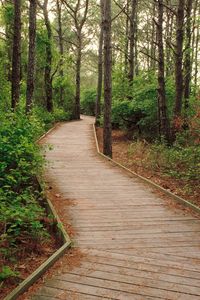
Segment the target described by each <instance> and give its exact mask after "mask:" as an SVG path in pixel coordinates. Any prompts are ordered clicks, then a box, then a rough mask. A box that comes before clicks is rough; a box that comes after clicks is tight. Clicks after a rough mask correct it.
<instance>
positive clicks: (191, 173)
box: [130, 141, 200, 182]
mask: <svg viewBox="0 0 200 300" xmlns="http://www.w3.org/2000/svg"><path fill="white" fill-rule="evenodd" d="M131 155H134V157H137V156H138V157H140V160H139V161H140V164H141V165H142V166H144V167H145V168H146V167H147V168H149V169H151V170H154V171H159V172H160V171H161V172H162V173H164V174H166V175H168V176H171V177H174V178H177V179H181V180H184V181H186V182H187V181H197V182H198V181H199V179H200V145H199V146H188V147H185V148H183V147H182V146H181V145H180V144H178V142H177V143H176V145H174V147H171V148H169V147H167V146H166V145H165V144H159V143H154V144H147V143H144V142H142V141H138V142H135V143H133V144H132V145H131V147H130V156H131ZM141 157H142V159H141Z"/></svg>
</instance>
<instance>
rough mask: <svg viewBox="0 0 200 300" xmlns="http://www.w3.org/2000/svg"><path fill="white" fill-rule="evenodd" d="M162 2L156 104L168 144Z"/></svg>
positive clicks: (158, 29)
mask: <svg viewBox="0 0 200 300" xmlns="http://www.w3.org/2000/svg"><path fill="white" fill-rule="evenodd" d="M163 9H164V7H163V0H159V1H158V23H157V37H158V54H159V59H158V60H159V63H158V86H159V87H158V103H159V116H160V132H161V135H162V136H163V137H164V138H165V139H166V141H167V142H168V143H169V142H170V125H169V119H168V116H167V104H166V91H165V64H164V59H165V58H164V46H163Z"/></svg>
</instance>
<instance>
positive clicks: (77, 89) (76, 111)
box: [74, 31, 82, 120]
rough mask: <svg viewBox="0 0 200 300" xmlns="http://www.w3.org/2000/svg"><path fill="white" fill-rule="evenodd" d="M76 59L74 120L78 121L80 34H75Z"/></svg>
mask: <svg viewBox="0 0 200 300" xmlns="http://www.w3.org/2000/svg"><path fill="white" fill-rule="evenodd" d="M77 35H78V39H77V44H78V45H77V58H76V95H75V107H74V117H75V120H79V119H80V95H81V58H82V37H81V32H80V31H79V32H78V33H77Z"/></svg>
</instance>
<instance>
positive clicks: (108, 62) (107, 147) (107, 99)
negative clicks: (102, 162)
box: [103, 0, 112, 157]
mask: <svg viewBox="0 0 200 300" xmlns="http://www.w3.org/2000/svg"><path fill="white" fill-rule="evenodd" d="M111 22H112V21H111V0H104V16H103V36H104V129H103V153H104V154H105V155H107V156H110V157H112V124H111V106H112V50H111Z"/></svg>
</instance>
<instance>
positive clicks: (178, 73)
mask: <svg viewBox="0 0 200 300" xmlns="http://www.w3.org/2000/svg"><path fill="white" fill-rule="evenodd" d="M184 8H185V0H179V2H178V9H177V15H176V49H175V51H176V53H175V80H176V98H175V107H174V122H175V121H176V119H177V118H179V117H180V116H181V110H182V100H183V70H182V69H183V39H184Z"/></svg>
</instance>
